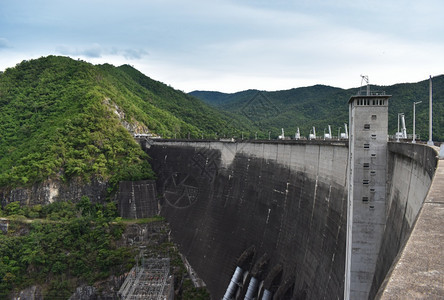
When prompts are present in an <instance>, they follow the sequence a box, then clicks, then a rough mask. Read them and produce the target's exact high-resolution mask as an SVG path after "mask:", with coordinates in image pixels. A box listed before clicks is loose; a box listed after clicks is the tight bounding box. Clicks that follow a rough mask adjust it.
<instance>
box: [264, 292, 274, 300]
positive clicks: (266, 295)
mask: <svg viewBox="0 0 444 300" xmlns="http://www.w3.org/2000/svg"><path fill="white" fill-rule="evenodd" d="M272 297H273V295H272V294H271V292H270V291H269V290H267V289H265V290H264V294H263V295H262V300H271V299H272Z"/></svg>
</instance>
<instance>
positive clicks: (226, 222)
mask: <svg viewBox="0 0 444 300" xmlns="http://www.w3.org/2000/svg"><path fill="white" fill-rule="evenodd" d="M145 148H146V151H147V152H148V154H149V155H150V156H151V158H152V160H151V164H152V166H153V169H154V171H155V172H156V174H157V176H158V178H157V180H156V186H157V193H158V194H161V195H162V197H161V198H162V200H161V214H162V215H163V216H165V217H166V218H167V220H168V222H169V223H170V226H171V229H172V236H173V238H174V241H175V242H176V243H177V244H178V245H179V248H180V251H181V252H182V253H183V254H184V255H185V256H186V257H187V259H188V260H189V262H190V264H191V265H192V266H193V268H194V269H195V270H196V272H197V274H198V275H199V276H200V278H202V279H203V280H204V281H205V283H206V285H207V287H208V289H209V291H210V292H211V295H212V297H213V299H222V297H223V296H224V293H225V292H226V290H227V287H228V285H229V283H230V279H231V278H232V276H233V274H234V273H235V270H237V268H238V267H240V269H241V270H242V277H238V278H240V279H236V280H237V282H236V285H235V286H237V285H239V288H237V290H236V295H237V296H238V297H239V298H242V299H243V297H244V296H245V294H246V292H247V291H246V290H247V287H248V286H249V282H251V281H252V280H250V279H252V278H253V277H254V278H257V279H258V281H259V282H260V284H259V285H258V287H257V289H256V291H255V293H256V295H258V296H259V297H260V296H261V295H262V293H264V291H265V290H269V291H271V292H272V294H273V295H274V296H275V299H342V298H343V296H344V269H345V252H346V251H345V250H346V249H345V247H346V217H347V212H346V209H347V208H346V205H347V168H348V166H347V162H348V147H347V143H346V142H345V143H344V142H327V141H249V142H219V141H204V140H201V141H171V140H158V141H151V142H150V145H145ZM436 155H437V153H436V151H435V150H434V149H433V148H431V147H427V146H424V145H418V144H406V143H389V144H388V153H387V170H388V174H387V201H386V209H385V213H386V218H387V221H386V226H385V229H384V234H383V236H382V238H381V239H382V241H381V248H380V253H379V256H378V259H377V263H376V267H375V275H374V278H373V283H372V287H371V291H370V296H369V299H373V298H377V299H379V298H381V299H403V298H402V297H401V298H399V297H398V298H397V295H398V294H399V295H402V292H405V291H406V290H408V289H407V288H406V287H407V285H408V286H409V287H410V289H412V286H414V285H415V282H421V284H420V287H418V288H417V290H420V292H423V293H428V292H429V291H430V290H435V292H434V294H432V296H436V295H440V296H442V295H443V293H444V288H443V286H442V285H443V282H444V281H443V270H444V264H442V259H441V258H440V257H441V256H442V255H440V253H442V248H441V250H439V249H440V247H442V244H443V239H444V237H443V235H442V234H441V235H439V234H438V233H436V232H435V235H434V237H435V238H436V237H438V238H439V237H441V240H439V239H438V242H437V243H438V244H437V245H434V246H435V248H436V247H438V249H435V253H436V254H435V257H432V256H433V255H432V254H431V253H430V254H429V253H427V251H428V250H427V245H424V242H425V241H423V240H422V239H421V237H420V236H418V235H421V234H422V233H421V232H419V233H416V234H415V230H416V228H417V227H418V226H415V224H417V223H418V224H419V223H420V224H423V223H425V224H427V223H428V222H429V219H428V218H427V216H428V215H426V216H423V217H422V218H421V215H423V214H425V207H426V206H427V205H428V206H427V210H428V211H430V210H432V212H433V213H435V214H436V213H440V212H443V210H442V205H441V206H438V207H436V209H432V208H431V207H429V206H430V205H434V206H436V205H437V203H441V204H442V203H444V201H442V200H443V197H444V196H441V195H444V191H441V194H440V195H439V197H441V198H440V199H441V200H440V201H441V202H440V201H434V202H433V203H430V204H428V203H427V200H426V201H425V199H426V198H427V194H428V193H429V190H430V187H431V185H432V183H433V185H432V190H433V186H440V185H439V183H437V182H436V180H437V179H436V178H435V179H434V175H435V169H436V166H437V162H438V159H437V156H436ZM443 175H444V172H443ZM442 177H444V176H442ZM440 180H441V181H440V182H441V186H444V185H443V184H442V182H443V179H440ZM435 193H436V192H435ZM424 201H425V202H424ZM439 209H441V210H439ZM440 216H441V217H442V213H441V215H440ZM440 220H441V221H440ZM433 221H434V222H432V224H434V225H433V226H435V227H437V228H434V229H433V230H434V231H436V230H438V231H439V228H440V227H439V225H440V224H441V223H442V222H443V221H442V218H441V219H439V218H438V217H435V218H434V219H433ZM426 228H427V231H428V232H434V231H433V230H431V229H430V228H429V227H427V226H426ZM423 230H425V229H423ZM429 235H430V234H429ZM413 239H419V240H420V241H422V244H421V243H420V244H421V247H422V248H420V249H419V250H418V248H417V247H418V245H417V244H415V245H416V248H413V249H414V250H409V251H408V250H406V249H407V248H408V247H409V243H410V242H411V240H413ZM418 251H419V252H420V253H421V254H422V256H424V257H426V258H427V260H426V261H427V263H426V264H425V266H424V265H422V266H418V268H425V269H426V270H428V268H432V271H431V273H430V272H429V273H430V274H428V273H427V272H426V271H422V273H416V276H417V277H421V274H426V276H425V279H424V278H422V279H423V281H425V282H422V281H420V280H418V279H417V278H416V277H415V279H414V280H410V281H409V282H408V284H406V283H405V281H406V280H405V278H406V277H405V276H406V273H411V274H415V273H414V272H412V270H411V269H408V271H405V270H404V271H400V265H403V266H404V268H406V265H410V264H412V261H407V262H404V263H403V264H399V263H398V262H399V261H403V260H404V261H405V258H404V256H408V255H409V254H411V255H412V253H413V254H415V253H418ZM246 258H247V259H246ZM258 269H259V271H258ZM431 276H432V277H433V279H434V281H432V283H431V284H432V287H428V286H427V279H429V278H431ZM233 278H234V277H233ZM390 291H392V292H394V293H389V292H390ZM404 295H407V296H406V297H407V298H404V299H408V298H412V297H413V298H415V297H417V296H418V295H420V296H421V295H427V294H418V293H416V294H414V293H410V294H408V293H407V294H406V293H404ZM292 297H293V298H292Z"/></svg>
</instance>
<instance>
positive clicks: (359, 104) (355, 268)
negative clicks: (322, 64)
mask: <svg viewBox="0 0 444 300" xmlns="http://www.w3.org/2000/svg"><path fill="white" fill-rule="evenodd" d="M367 83H368V79H367ZM389 98H390V95H386V94H385V93H384V92H373V91H370V87H369V86H367V89H366V90H361V91H360V92H359V93H358V94H357V95H355V96H352V97H351V98H350V100H349V118H350V119H349V124H350V139H349V162H348V175H347V176H348V204H347V242H346V262H345V283H344V299H346V300H355V299H368V297H369V292H370V289H371V286H372V281H373V276H374V273H375V267H376V262H377V259H378V253H379V248H380V245H381V240H382V236H383V233H384V227H385V221H386V181H387V142H388V99H389Z"/></svg>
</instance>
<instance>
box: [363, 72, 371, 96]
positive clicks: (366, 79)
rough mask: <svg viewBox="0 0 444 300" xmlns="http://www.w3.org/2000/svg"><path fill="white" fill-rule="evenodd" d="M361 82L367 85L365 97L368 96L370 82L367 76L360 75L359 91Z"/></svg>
mask: <svg viewBox="0 0 444 300" xmlns="http://www.w3.org/2000/svg"><path fill="white" fill-rule="evenodd" d="M363 81H365V82H366V83H367V96H370V81H369V80H368V75H361V89H362V82H363Z"/></svg>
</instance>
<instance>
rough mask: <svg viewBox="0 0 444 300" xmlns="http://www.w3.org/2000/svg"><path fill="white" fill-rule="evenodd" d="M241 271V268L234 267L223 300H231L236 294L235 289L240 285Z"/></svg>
mask: <svg viewBox="0 0 444 300" xmlns="http://www.w3.org/2000/svg"><path fill="white" fill-rule="evenodd" d="M243 273H244V272H243V271H242V269H241V268H239V267H236V270H235V271H234V274H233V277H231V281H230V284H229V285H228V288H227V291H226V292H225V295H224V298H223V300H230V299H233V297H234V295H235V294H236V290H237V287H238V286H239V285H240V284H241V282H242V281H241V279H242V275H243Z"/></svg>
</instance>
